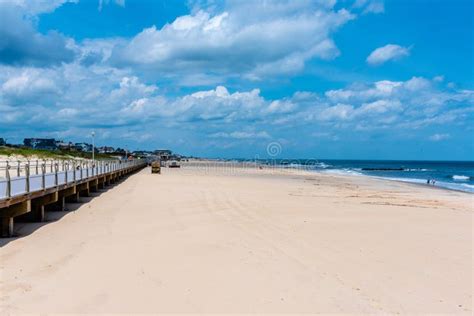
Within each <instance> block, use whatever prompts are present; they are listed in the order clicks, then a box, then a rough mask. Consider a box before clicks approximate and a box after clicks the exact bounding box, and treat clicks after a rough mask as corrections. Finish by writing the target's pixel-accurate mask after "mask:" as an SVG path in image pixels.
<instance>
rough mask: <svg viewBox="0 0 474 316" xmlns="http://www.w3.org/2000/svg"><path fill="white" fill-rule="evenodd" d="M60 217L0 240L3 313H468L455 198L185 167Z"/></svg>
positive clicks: (360, 181) (134, 180) (361, 182)
mask: <svg viewBox="0 0 474 316" xmlns="http://www.w3.org/2000/svg"><path fill="white" fill-rule="evenodd" d="M70 209H71V210H73V211H70V212H68V213H53V212H51V213H48V216H49V218H50V219H54V218H56V219H57V220H54V221H51V222H49V223H47V224H46V225H38V224H24V225H23V226H21V225H19V226H18V227H19V231H18V233H19V234H20V235H21V236H22V237H21V238H16V239H13V240H2V241H0V242H1V244H2V245H3V246H2V248H1V249H0V281H1V283H0V295H1V300H0V309H1V310H3V312H8V313H119V312H122V313H123V312H126V313H131V312H137V313H145V312H146V313H151V312H187V313H206V312H207V313H213V312H219V313H230V312H232V313H251V312H262V313H274V312H281V313H299V312H300V313H303V312H319V313H402V314H407V313H409V314H413V313H445V314H456V313H465V314H470V313H471V312H472V277H473V275H472V263H473V262H472V258H473V257H472V255H473V249H472V247H473V243H472V242H473V226H472V225H473V196H472V195H470V194H467V193H460V192H454V191H445V190H437V189H432V188H424V187H421V186H416V185H410V184H404V183H397V182H389V181H382V180H374V179H368V178H366V177H343V176H334V175H316V174H311V173H307V172H299V171H288V170H267V169H264V170H258V169H251V168H249V169H246V168H235V169H225V170H224V168H219V167H215V168H198V167H195V166H193V167H191V166H188V167H184V168H181V169H164V170H163V174H162V175H152V174H150V171H149V169H145V170H143V171H142V172H140V173H138V174H136V175H133V176H131V177H129V178H127V179H126V180H124V182H123V183H121V184H119V185H117V186H115V187H113V188H111V189H109V190H108V191H104V192H102V193H100V194H97V196H96V197H94V198H92V199H90V200H89V201H88V203H83V204H78V205H70ZM59 217H61V218H59Z"/></svg>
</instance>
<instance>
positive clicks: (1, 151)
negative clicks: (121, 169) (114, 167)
mask: <svg viewBox="0 0 474 316" xmlns="http://www.w3.org/2000/svg"><path fill="white" fill-rule="evenodd" d="M0 155H3V156H8V157H10V156H13V155H17V156H23V157H37V158H41V159H71V158H85V159H92V153H89V152H78V151H61V150H56V151H51V150H42V149H32V148H16V147H6V146H0ZM95 158H96V159H110V158H112V157H111V156H110V155H107V154H99V153H96V154H95Z"/></svg>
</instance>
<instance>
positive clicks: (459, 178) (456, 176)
mask: <svg viewBox="0 0 474 316" xmlns="http://www.w3.org/2000/svg"><path fill="white" fill-rule="evenodd" d="M452 178H453V180H455V181H468V180H470V179H471V177H468V176H464V175H460V176H458V175H454V176H452Z"/></svg>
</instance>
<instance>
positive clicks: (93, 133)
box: [91, 132, 95, 162]
mask: <svg viewBox="0 0 474 316" xmlns="http://www.w3.org/2000/svg"><path fill="white" fill-rule="evenodd" d="M91 136H92V162H94V158H95V155H94V154H95V132H92V133H91Z"/></svg>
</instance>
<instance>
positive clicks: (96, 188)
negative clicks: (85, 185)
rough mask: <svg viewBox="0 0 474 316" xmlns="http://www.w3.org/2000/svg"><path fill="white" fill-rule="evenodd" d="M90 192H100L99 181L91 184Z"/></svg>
mask: <svg viewBox="0 0 474 316" xmlns="http://www.w3.org/2000/svg"><path fill="white" fill-rule="evenodd" d="M89 190H90V191H92V192H97V191H98V190H99V179H94V180H92V181H90V182H89Z"/></svg>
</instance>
